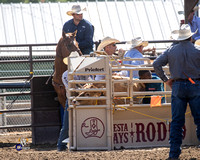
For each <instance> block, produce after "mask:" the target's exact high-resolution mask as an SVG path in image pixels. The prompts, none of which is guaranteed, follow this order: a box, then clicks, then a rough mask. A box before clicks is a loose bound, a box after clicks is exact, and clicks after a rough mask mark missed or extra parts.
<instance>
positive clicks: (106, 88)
mask: <svg viewBox="0 0 200 160" xmlns="http://www.w3.org/2000/svg"><path fill="white" fill-rule="evenodd" d="M123 60H124V59H120V60H119V59H115V58H114V59H113V58H111V57H108V56H105V55H102V56H97V57H89V56H81V57H69V59H68V66H69V70H68V82H69V83H68V84H69V88H68V93H67V96H68V103H69V139H70V143H69V148H70V150H113V149H120V148H143V147H157V146H169V142H168V141H169V132H170V129H169V128H170V120H171V103H170V94H171V91H170V90H169V89H168V88H167V87H166V86H165V91H163V92H162V91H152V92H145V91H133V84H135V83H158V82H159V83H161V80H153V79H151V80H150V79H148V80H138V79H132V78H130V77H132V72H130V77H129V79H118V80H116V79H113V78H112V73H113V72H116V71H120V70H129V71H133V70H153V67H152V66H151V64H149V63H146V64H145V65H144V66H135V67H130V66H123ZM129 60H130V59H129ZM141 60H144V61H149V60H148V59H147V58H144V59H141ZM113 61H114V62H116V63H115V65H112V64H113ZM120 62H122V64H121V63H120ZM165 69H166V70H168V67H165ZM97 75H104V76H105V78H104V79H102V80H98V81H96V80H94V77H95V76H97ZM75 76H89V77H90V78H89V80H88V79H87V80H75V78H74V77H75ZM115 83H117V84H119V85H120V84H121V83H122V84H126V88H127V91H125V92H124V91H123V92H116V91H115V88H116V86H115V87H113V86H114V84H115ZM85 84H93V85H95V84H98V85H99V84H101V85H100V86H103V87H100V88H99V87H97V88H95V87H93V88H87V87H86V88H84V87H81V86H83V85H85ZM84 92H85V93H93V92H101V94H99V95H100V96H90V94H86V95H85V96H80V95H82V94H80V93H84ZM102 93H103V94H102ZM145 95H154V96H155V95H164V96H165V97H166V99H167V102H168V103H163V104H161V105H160V106H157V107H151V104H135V103H134V97H137V98H143V96H145ZM116 97H117V98H121V99H125V100H124V103H123V104H115V103H114V100H115V98H116ZM127 99H129V102H128V103H126V100H127ZM74 100H77V101H82V102H83V101H85V102H88V103H74ZM92 101H95V102H96V103H93V104H92V105H91V104H90V102H92ZM101 101H102V102H104V103H99V102H101ZM83 104H84V105H83ZM194 132H195V125H194V123H193V119H192V116H191V114H190V110H189V109H188V110H187V115H186V123H185V126H184V132H183V133H184V136H183V145H196V144H198V140H197V138H196V137H195V136H193V133H194Z"/></svg>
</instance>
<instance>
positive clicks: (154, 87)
mask: <svg viewBox="0 0 200 160" xmlns="http://www.w3.org/2000/svg"><path fill="white" fill-rule="evenodd" d="M152 79H160V78H159V77H157V76H152ZM145 91H164V85H163V83H145ZM150 102H151V98H150V97H149V96H148V95H147V98H143V101H142V103H143V104H150ZM161 103H165V97H162V99H161Z"/></svg>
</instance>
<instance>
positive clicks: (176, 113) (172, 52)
mask: <svg viewBox="0 0 200 160" xmlns="http://www.w3.org/2000/svg"><path fill="white" fill-rule="evenodd" d="M194 34H195V32H191V29H190V26H189V25H188V24H183V25H182V26H181V28H180V30H175V31H173V32H172V35H171V37H172V38H173V39H174V40H178V41H180V42H179V43H177V44H174V45H172V46H171V47H170V48H169V49H167V50H166V51H164V53H163V54H161V55H160V56H159V57H158V58H157V59H156V60H155V61H154V63H153V67H154V69H155V72H156V73H157V75H158V76H159V77H160V78H161V79H162V80H163V81H164V82H165V83H166V84H167V85H169V86H170V87H171V88H172V95H171V112H172V122H171V126H170V153H169V159H178V157H179V155H180V153H181V144H182V138H183V135H182V133H183V129H182V127H183V126H184V123H185V112H186V109H187V104H188V103H189V106H190V110H191V112H192V116H193V117H194V123H195V124H196V125H197V130H196V133H197V137H198V139H199V141H200V49H198V48H196V47H195V46H194V44H193V43H192V42H191V40H192V38H191V37H192V36H193V35H194ZM167 64H169V70H170V75H171V78H168V77H167V76H166V74H165V72H164V71H163V68H162V66H165V65H167ZM189 77H190V78H189Z"/></svg>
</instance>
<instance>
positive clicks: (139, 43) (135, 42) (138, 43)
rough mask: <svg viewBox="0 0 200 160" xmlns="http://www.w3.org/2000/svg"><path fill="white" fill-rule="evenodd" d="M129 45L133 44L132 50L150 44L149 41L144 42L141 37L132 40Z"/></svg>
mask: <svg viewBox="0 0 200 160" xmlns="http://www.w3.org/2000/svg"><path fill="white" fill-rule="evenodd" d="M127 44H131V48H135V47H138V46H143V47H146V46H148V44H149V43H148V42H147V41H143V40H142V38H141V37H137V38H134V39H132V40H131V41H128V42H127Z"/></svg>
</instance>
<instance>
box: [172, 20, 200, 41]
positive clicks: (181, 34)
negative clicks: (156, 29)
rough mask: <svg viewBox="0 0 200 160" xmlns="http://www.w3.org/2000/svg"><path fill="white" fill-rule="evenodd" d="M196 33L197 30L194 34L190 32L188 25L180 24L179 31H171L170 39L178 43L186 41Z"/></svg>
mask: <svg viewBox="0 0 200 160" xmlns="http://www.w3.org/2000/svg"><path fill="white" fill-rule="evenodd" d="M196 32H197V30H196V31H195V32H191V29H190V26H189V25H188V24H182V26H181V27H180V29H179V30H174V31H172V33H171V38H172V39H174V40H179V41H181V40H186V39H188V38H190V37H192V36H193V35H194V34H195V33H196Z"/></svg>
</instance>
